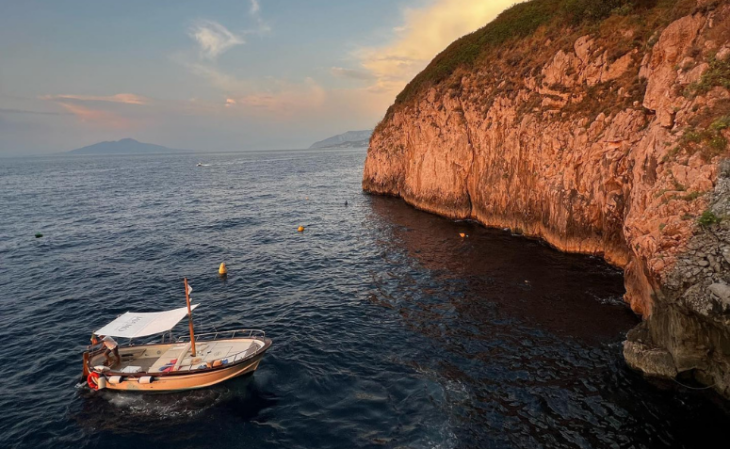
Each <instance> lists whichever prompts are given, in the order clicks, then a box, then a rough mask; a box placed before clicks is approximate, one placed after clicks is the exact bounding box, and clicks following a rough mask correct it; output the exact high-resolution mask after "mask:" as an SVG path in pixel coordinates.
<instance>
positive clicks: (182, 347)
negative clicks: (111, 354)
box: [113, 338, 264, 374]
mask: <svg viewBox="0 0 730 449" xmlns="http://www.w3.org/2000/svg"><path fill="white" fill-rule="evenodd" d="M263 346H264V342H263V341H260V340H257V339H252V338H235V339H225V340H216V341H206V342H200V343H197V344H196V354H195V357H193V356H192V354H191V352H190V349H191V348H190V343H189V342H188V343H174V344H169V345H149V346H129V347H120V348H119V354H120V356H121V359H122V361H121V363H118V364H116V365H115V366H114V367H113V370H114V371H120V372H123V373H129V374H134V373H150V374H154V373H160V372H173V371H194V370H198V369H203V368H209V367H211V366H218V365H227V364H229V363H233V362H235V361H238V360H241V359H243V358H246V357H248V356H250V355H251V354H253V353H255V352H256V351H257V350H258V349H259V348H261V347H263Z"/></svg>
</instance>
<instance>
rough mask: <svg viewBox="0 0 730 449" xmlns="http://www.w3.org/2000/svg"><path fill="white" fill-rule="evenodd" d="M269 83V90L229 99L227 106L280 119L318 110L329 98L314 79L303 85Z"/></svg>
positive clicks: (273, 81) (280, 82) (281, 82)
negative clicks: (269, 114) (267, 114)
mask: <svg viewBox="0 0 730 449" xmlns="http://www.w3.org/2000/svg"><path fill="white" fill-rule="evenodd" d="M269 83H270V84H271V85H270V86H269V87H268V88H263V89H257V90H256V91H253V92H251V93H247V94H243V95H241V96H238V97H236V98H235V99H231V98H228V99H227V100H226V106H238V107H242V108H246V109H247V111H248V112H256V113H271V114H274V115H275V116H276V117H277V118H280V117H288V116H292V115H295V114H298V113H302V112H304V111H311V110H313V109H317V108H319V107H321V106H322V105H323V104H324V102H325V100H326V98H327V92H326V91H325V89H324V88H322V87H321V86H320V85H319V84H317V82H316V81H314V80H313V79H312V78H306V79H305V80H304V82H302V83H290V82H286V81H282V80H269ZM231 101H232V103H230V102H231Z"/></svg>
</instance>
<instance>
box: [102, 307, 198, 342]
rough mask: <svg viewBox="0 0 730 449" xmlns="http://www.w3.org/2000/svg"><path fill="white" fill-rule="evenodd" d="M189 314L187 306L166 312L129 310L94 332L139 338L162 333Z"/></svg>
mask: <svg viewBox="0 0 730 449" xmlns="http://www.w3.org/2000/svg"><path fill="white" fill-rule="evenodd" d="M196 307H198V304H195V305H193V306H191V307H190V309H191V310H193V309H195V308H196ZM187 314H188V308H187V307H181V308H179V309H175V310H168V311H166V312H152V313H134V312H127V313H125V314H123V315H119V317H117V319H116V320H114V321H112V322H111V323H109V324H107V325H106V326H104V327H102V328H101V329H99V330H98V331H96V332H94V334H96V335H104V336H110V337H120V338H138V337H146V336H148V335H155V334H161V333H163V332H167V331H169V330H171V329H172V328H173V327H175V325H176V324H177V323H179V322H180V320H182V319H183V318H185V316H186V315H187Z"/></svg>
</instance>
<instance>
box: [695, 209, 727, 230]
mask: <svg viewBox="0 0 730 449" xmlns="http://www.w3.org/2000/svg"><path fill="white" fill-rule="evenodd" d="M721 221H722V218H720V217H718V216H717V215H715V213H714V212H712V211H711V210H709V209H708V210H706V211H704V212H702V215H700V218H698V219H697V223H699V225H700V226H704V227H707V226H712V225H714V224H718V223H720V222H721Z"/></svg>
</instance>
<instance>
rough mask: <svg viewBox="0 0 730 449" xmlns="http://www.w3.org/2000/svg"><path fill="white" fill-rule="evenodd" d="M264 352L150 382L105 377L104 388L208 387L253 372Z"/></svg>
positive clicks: (192, 388)
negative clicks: (215, 368)
mask: <svg viewBox="0 0 730 449" xmlns="http://www.w3.org/2000/svg"><path fill="white" fill-rule="evenodd" d="M263 356H264V354H260V355H257V356H255V357H253V358H251V359H249V360H245V361H243V362H241V363H237V364H235V365H232V366H228V367H224V368H221V369H218V370H214V371H207V372H200V373H189V374H180V375H171V376H151V377H152V380H151V382H150V383H140V382H139V378H136V377H129V378H126V379H123V380H122V381H121V382H119V383H116V384H112V383H111V382H109V381H108V380H106V379H105V381H104V382H103V384H104V385H103V389H105V390H119V391H140V392H161V391H185V390H195V389H198V388H206V387H210V386H213V385H216V384H219V383H221V382H225V381H227V380H230V379H233V378H234V377H239V376H243V375H245V374H249V373H253V372H254V371H256V369H257V368H258V366H259V363H260V362H261V359H262V358H263ZM100 387H101V385H100Z"/></svg>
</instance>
